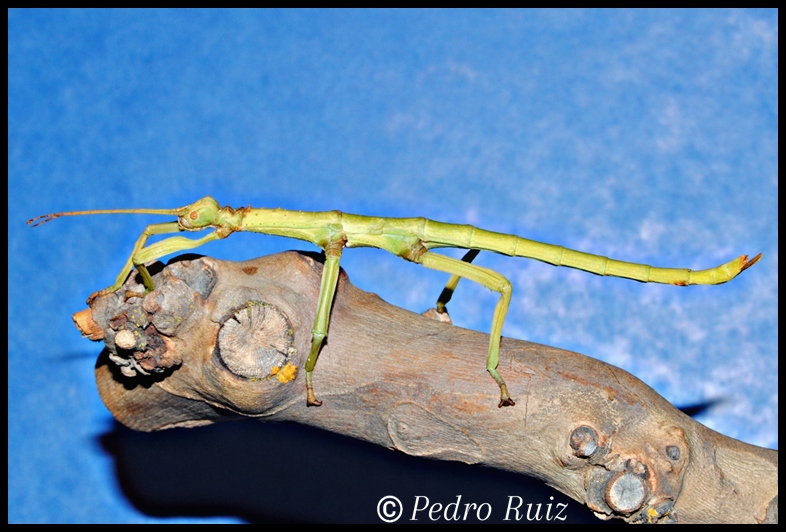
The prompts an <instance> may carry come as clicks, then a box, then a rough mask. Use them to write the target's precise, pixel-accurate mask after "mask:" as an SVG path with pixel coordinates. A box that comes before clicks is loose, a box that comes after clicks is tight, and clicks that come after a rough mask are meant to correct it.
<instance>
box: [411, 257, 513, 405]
mask: <svg viewBox="0 0 786 532" xmlns="http://www.w3.org/2000/svg"><path fill="white" fill-rule="evenodd" d="M468 255H469V254H468ZM464 258H465V259H466V256H465V257H464ZM472 258H474V257H472ZM470 260H471V259H470ZM417 262H419V263H421V264H422V265H423V266H425V267H427V268H431V269H433V270H439V271H442V272H446V273H449V274H451V275H453V277H451V281H452V280H453V279H454V278H456V277H466V278H467V279H469V280H471V281H475V282H476V283H479V284H481V285H483V286H485V287H486V288H488V289H489V290H493V291H494V292H499V294H500V298H499V301H498V302H497V306H496V308H495V309H494V318H493V320H492V322H491V338H490V341H489V353H488V357H487V358H486V370H488V372H489V374H490V375H491V376H492V377H493V378H494V380H495V381H497V384H498V385H499V391H500V400H499V405H498V406H499V407H500V408H501V407H503V406H514V405H515V404H516V403H515V401H513V399H511V397H510V394H509V393H508V387H507V385H506V384H505V381H504V380H503V379H502V377H501V376H500V374H499V373H497V366H498V365H499V343H500V338H501V335H502V324H503V323H505V315H506V314H507V313H508V306H509V305H510V298H511V295H512V293H513V288H512V286H511V284H510V281H508V280H507V279H505V277H503V276H502V275H500V274H498V273H497V272H495V271H492V270H489V269H487V268H481V267H480V266H475V265H473V264H470V263H469V262H468V261H464V260H457V259H454V258H451V257H446V256H445V255H440V254H439V253H434V252H431V251H427V252H426V253H424V254H423V255H421V256H420V258H419V259H418V261H417ZM456 283H458V281H456ZM449 286H450V285H448V287H449ZM453 286H454V287H455V284H454V285H453ZM443 306H444V305H443Z"/></svg>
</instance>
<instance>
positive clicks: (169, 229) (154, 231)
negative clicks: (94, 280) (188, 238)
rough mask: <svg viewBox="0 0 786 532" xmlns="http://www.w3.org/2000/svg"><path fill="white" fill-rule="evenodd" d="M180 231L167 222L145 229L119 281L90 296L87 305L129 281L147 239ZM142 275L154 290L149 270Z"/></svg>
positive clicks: (119, 276) (118, 278)
mask: <svg viewBox="0 0 786 532" xmlns="http://www.w3.org/2000/svg"><path fill="white" fill-rule="evenodd" d="M179 231H180V227H179V226H178V224H177V222H166V223H161V224H152V225H148V226H147V227H145V230H144V231H142V234H141V235H139V238H138V239H137V241H136V244H134V250H133V251H132V252H131V256H130V257H128V260H127V261H126V264H125V266H123V269H122V270H120V275H118V276H117V280H115V284H113V285H111V286H108V287H106V288H104V289H103V290H99V291H98V292H95V293H93V294H91V295H90V297H88V298H87V304H88V305H89V304H90V303H91V302H92V301H93V300H94V299H95V298H97V297H99V296H104V295H106V294H111V293H112V292H116V291H117V290H118V289H119V288H120V287H121V286H123V284H124V283H125V282H126V279H128V274H129V273H131V270H132V269H133V267H134V257H135V256H136V254H137V253H139V251H140V250H141V249H142V248H144V247H145V244H146V243H147V239H148V238H150V237H151V236H152V235H163V234H167V233H177V232H179ZM140 274H141V275H142V279H143V280H144V281H145V286H146V287H148V289H150V290H152V283H153V280H152V279H150V274H149V273H148V271H147V269H145V271H144V273H142V272H141V271H140ZM145 274H147V278H148V279H149V282H150V286H148V285H147V282H148V280H147V279H145Z"/></svg>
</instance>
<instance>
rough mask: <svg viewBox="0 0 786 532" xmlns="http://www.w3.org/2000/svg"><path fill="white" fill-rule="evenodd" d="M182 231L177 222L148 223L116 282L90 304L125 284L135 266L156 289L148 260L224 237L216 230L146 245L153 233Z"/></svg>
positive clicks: (151, 287) (149, 284)
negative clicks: (203, 234)
mask: <svg viewBox="0 0 786 532" xmlns="http://www.w3.org/2000/svg"><path fill="white" fill-rule="evenodd" d="M180 231H181V229H180V228H179V226H178V223H177V222H167V223H162V224H153V225H148V226H147V227H146V228H145V230H144V231H142V235H141V236H140V237H139V239H138V240H137V241H136V245H134V250H133V251H132V252H131V256H130V257H129V258H128V261H127V262H126V264H125V266H123V269H122V270H121V271H120V275H118V276H117V280H116V281H115V284H113V285H112V286H109V287H107V288H104V289H103V290H101V291H99V292H96V293H94V294H93V295H91V296H90V297H89V298H88V300H87V302H88V304H90V302H91V301H93V300H94V299H95V298H96V297H99V296H103V295H106V294H110V293H112V292H115V291H116V290H117V289H119V288H120V287H121V286H123V283H125V282H126V279H127V278H128V274H129V273H131V269H132V268H134V267H135V268H136V269H137V271H138V272H139V275H140V276H141V277H142V281H143V283H144V285H145V288H147V290H148V291H151V290H153V289H155V285H154V284H153V278H152V277H151V276H150V273H149V272H148V271H147V268H146V267H145V263H146V262H150V261H151V260H155V259H158V258H160V257H163V256H165V255H170V254H172V253H177V252H178V251H182V250H184V249H193V248H196V247H199V246H201V245H202V244H205V243H207V242H210V241H211V240H216V239H218V238H222V237H221V236H219V235H218V234H217V233H216V231H214V232H212V233H210V234H209V235H207V236H205V237H203V238H200V239H198V240H192V239H190V238H184V237H182V236H173V237H170V238H167V239H165V240H162V241H160V242H156V243H155V244H151V245H149V246H147V247H145V244H146V243H147V239H148V238H149V237H150V236H152V235H163V234H167V233H176V232H180Z"/></svg>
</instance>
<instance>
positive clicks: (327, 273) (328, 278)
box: [306, 244, 344, 406]
mask: <svg viewBox="0 0 786 532" xmlns="http://www.w3.org/2000/svg"><path fill="white" fill-rule="evenodd" d="M343 247H344V246H343V244H334V245H329V246H328V247H327V248H326V249H325V266H324V267H323V269H322V283H321V285H320V287H319V303H318V304H317V316H316V318H315V319H314V327H313V328H312V329H311V352H310V353H309V354H308V358H307V359H306V405H307V406H320V405H322V401H320V400H318V399H317V397H316V395H314V385H313V383H312V382H311V379H312V374H313V372H314V366H316V365H317V359H318V358H319V352H320V350H321V349H322V344H323V342H324V341H325V338H326V337H327V333H328V327H329V326H330V309H331V307H332V306H333V297H334V296H335V294H336V285H337V284H338V273H339V271H340V268H339V265H338V263H339V261H340V260H341V252H342V251H343Z"/></svg>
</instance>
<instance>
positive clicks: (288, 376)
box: [275, 363, 297, 383]
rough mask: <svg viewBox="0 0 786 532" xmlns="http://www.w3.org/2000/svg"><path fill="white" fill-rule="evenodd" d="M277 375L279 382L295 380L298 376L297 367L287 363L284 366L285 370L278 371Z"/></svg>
mask: <svg viewBox="0 0 786 532" xmlns="http://www.w3.org/2000/svg"><path fill="white" fill-rule="evenodd" d="M276 369H277V368H276ZM275 375H276V378H277V379H278V382H281V383H285V382H289V381H292V380H295V376H296V375H297V366H295V365H294V364H290V363H287V365H286V366H284V367H283V368H281V369H277V371H276V373H275Z"/></svg>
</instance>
